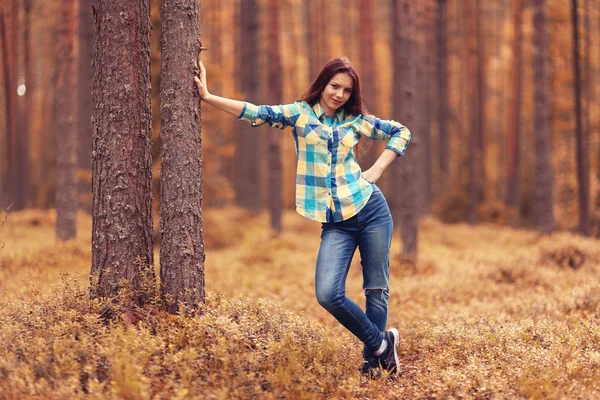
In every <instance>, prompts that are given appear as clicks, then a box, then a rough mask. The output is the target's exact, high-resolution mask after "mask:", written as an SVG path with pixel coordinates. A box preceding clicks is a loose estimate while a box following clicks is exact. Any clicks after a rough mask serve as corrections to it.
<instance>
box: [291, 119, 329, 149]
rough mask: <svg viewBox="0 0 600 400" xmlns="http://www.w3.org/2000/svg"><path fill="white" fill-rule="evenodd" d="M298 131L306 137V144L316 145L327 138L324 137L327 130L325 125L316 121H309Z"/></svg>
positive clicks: (301, 135)
mask: <svg viewBox="0 0 600 400" xmlns="http://www.w3.org/2000/svg"><path fill="white" fill-rule="evenodd" d="M298 133H299V136H300V137H302V138H304V140H305V141H306V144H313V145H315V144H318V143H320V142H322V141H323V140H327V138H326V137H324V135H325V132H324V130H323V127H322V126H321V125H319V124H317V123H315V122H313V123H310V121H309V123H307V124H306V125H304V127H303V129H301V130H300V131H299V132H298Z"/></svg>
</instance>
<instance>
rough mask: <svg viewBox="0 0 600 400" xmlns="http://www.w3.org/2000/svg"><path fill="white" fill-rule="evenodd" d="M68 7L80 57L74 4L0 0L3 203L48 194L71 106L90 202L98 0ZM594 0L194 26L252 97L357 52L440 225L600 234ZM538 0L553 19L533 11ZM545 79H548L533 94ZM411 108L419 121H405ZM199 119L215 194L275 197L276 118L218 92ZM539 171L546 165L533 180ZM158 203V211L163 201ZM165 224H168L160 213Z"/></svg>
mask: <svg viewBox="0 0 600 400" xmlns="http://www.w3.org/2000/svg"><path fill="white" fill-rule="evenodd" d="M75 3H78V4H76V7H77V9H78V16H76V18H77V21H73V23H76V22H78V25H79V27H78V29H71V31H70V32H69V34H71V35H76V36H77V37H76V38H75V43H77V44H76V49H74V52H73V53H72V55H73V56H74V57H71V56H69V54H64V52H63V53H61V51H60V40H59V37H60V33H61V29H68V27H66V26H65V25H64V24H60V23H59V21H60V20H61V18H62V14H61V13H62V12H63V8H64V7H65V6H64V4H67V3H65V2H62V1H58V0H45V1H40V0H37V1H36V0H5V1H3V4H2V7H1V14H0V33H1V38H0V39H1V41H0V44H1V46H0V48H1V58H0V60H1V64H2V68H0V99H1V102H0V103H1V104H2V106H1V107H0V143H1V145H0V193H1V194H2V195H1V198H0V205H1V206H2V208H3V209H6V207H7V206H8V205H9V204H12V208H11V209H12V210H13V211H16V210H20V209H25V208H52V207H53V206H54V203H55V194H54V193H55V189H56V180H55V176H56V175H55V174H56V165H57V154H60V152H61V149H60V148H57V144H56V138H57V136H59V135H61V132H60V128H59V127H60V126H62V125H59V124H57V120H58V119H59V118H60V117H61V116H64V117H65V118H66V119H67V120H68V121H71V122H72V123H75V124H77V132H78V134H77V135H78V141H79V144H78V169H77V177H78V181H79V192H80V200H81V201H80V205H81V207H82V208H83V209H85V210H88V211H90V210H91V191H90V187H91V169H90V165H91V161H90V160H91V136H92V132H91V122H90V121H91V113H92V103H91V88H92V69H91V68H92V66H91V60H92V56H93V40H94V22H93V21H94V19H93V10H92V5H93V3H94V2H93V1H92V0H79V1H76V2H75ZM242 3H243V4H242ZM544 3H545V5H544ZM599 3H600V2H599V1H598V0H580V1H579V2H577V1H567V0H548V1H547V2H542V1H533V0H531V1H527V0H493V1H472V0H471V1H458V0H446V1H444V0H440V1H434V0H421V1H418V2H415V7H416V9H415V12H414V13H412V14H411V16H410V18H411V21H404V20H403V21H399V20H398V18H396V17H395V16H394V10H393V7H394V4H395V2H393V1H383V0H382V1H376V0H344V1H342V0H330V1H324V0H313V1H301V0H281V1H271V0H256V1H243V2H240V1H236V0H204V1H202V4H201V19H202V22H201V31H202V43H203V46H204V47H206V48H207V51H205V52H203V55H202V56H203V60H204V63H205V65H206V67H207V71H208V82H209V89H210V90H211V92H213V93H215V94H219V95H223V96H227V97H232V98H237V99H243V100H247V101H251V102H254V103H256V104H280V103H289V102H293V101H295V100H297V99H298V98H299V97H300V96H301V95H302V93H303V92H304V91H305V90H306V88H307V87H308V86H309V84H310V83H311V82H312V80H313V79H314V78H315V76H316V74H317V72H318V70H319V69H320V67H321V66H322V65H323V64H324V63H325V62H326V61H328V60H329V59H331V58H333V57H338V56H347V57H349V58H350V59H351V60H352V61H353V63H354V65H355V66H356V68H357V70H358V71H359V73H360V74H361V79H362V86H363V96H364V100H365V103H366V106H367V108H368V110H369V111H370V112H371V113H373V114H375V115H377V116H379V117H382V118H385V119H396V120H399V121H400V122H402V123H403V124H405V125H406V126H408V127H409V129H410V130H411V131H412V133H413V138H414V140H413V143H412V144H411V146H410V147H409V150H408V152H409V153H414V157H413V158H412V159H411V164H412V165H411V166H410V167H409V166H407V168H410V169H411V171H412V175H413V177H414V182H415V183H416V190H417V206H418V212H419V214H420V215H423V214H426V213H433V214H434V215H435V216H437V217H439V218H441V219H442V220H443V221H445V222H460V221H469V222H471V223H478V222H499V223H503V224H507V225H510V226H514V227H534V228H535V227H540V229H542V230H552V229H554V228H555V227H556V228H559V229H569V230H571V229H574V230H575V229H576V230H579V231H581V232H584V233H587V234H593V235H595V236H597V235H600V229H599V226H600V184H599V182H600V162H599V160H600V145H599V142H600V140H599V138H600V130H599V127H600V113H599V110H598V107H594V106H593V105H594V104H597V103H598V92H599V87H600V85H599V82H600V77H599V73H600V66H599V63H600V35H599V31H600V4H599ZM539 4H541V7H542V8H543V9H545V12H546V19H545V21H541V22H538V23H536V22H535V18H534V17H535V9H536V7H540V6H539ZM573 5H575V6H576V7H577V13H576V15H574V14H573V13H572V12H571V10H572V7H573ZM159 7H160V5H159V1H155V0H153V1H152V28H153V30H152V35H151V41H152V54H151V57H152V115H153V151H152V155H153V160H154V176H155V179H154V181H155V185H154V192H155V194H154V199H155V200H154V201H155V203H157V202H158V200H159V199H160V196H159V190H160V189H159V178H158V175H159V170H160V166H159V164H160V112H159V110H160V104H159V96H158V91H159V83H160V82H159V80H160V76H159V72H160V13H159ZM242 8H243V9H242ZM575 16H577V19H574V17H575ZM399 22H403V23H404V24H403V26H402V27H400V29H401V30H402V31H403V32H409V33H408V34H407V35H406V36H404V37H405V38H409V40H408V41H406V40H401V41H395V40H394V28H395V27H397V26H398V24H399ZM407 22H408V23H407ZM575 24H577V30H574V25H575ZM545 30H547V41H546V43H544V42H543V41H542V42H537V44H536V32H538V33H539V34H540V35H541V36H539V37H542V38H543V34H544V31H545ZM575 33H577V35H575ZM575 40H576V42H575ZM575 43H577V48H576V47H575V46H574V44H575ZM544 45H547V49H546V50H544V47H545V46H544ZM544 51H546V53H545V54H544ZM540 52H541V53H540ZM537 54H541V56H539V57H537V58H536V55H537ZM395 57H396V58H395ZM398 58H400V62H401V63H406V65H408V67H409V68H410V73H409V75H405V76H409V77H410V79H406V80H403V81H402V82H399V83H398V82H396V83H395V84H394V82H395V81H394V73H395V69H396V67H395V65H398V64H395V63H394V62H395V60H397V59H398ZM61 63H75V64H73V65H74V67H73V68H72V74H74V75H76V77H77V81H78V83H77V87H78V89H77V90H78V94H77V107H76V110H72V109H64V107H65V106H64V105H63V103H61V101H60V93H61V90H63V88H61V85H63V84H64V80H61V79H58V76H57V70H58V68H59V67H60V65H61ZM273 65H274V66H276V68H272V66H273ZM546 83H547V86H546V87H544V85H545V84H546ZM191 84H193V80H192V77H190V85H191ZM536 85H541V86H538V88H539V89H538V91H537V92H536ZM398 88H401V89H400V90H402V91H406V93H409V95H410V97H411V99H412V102H411V103H412V104H411V107H410V110H398V107H394V104H397V103H398V102H397V101H395V100H394V99H395V98H394V96H395V95H396V96H397V95H398V94H397V93H395V92H397V91H398ZM536 93H538V94H537V95H536ZM61 107H62V108H61ZM402 112H404V114H401V113H402ZM407 112H408V113H407ZM401 115H408V116H409V117H408V118H406V117H405V118H404V120H402V119H401ZM537 116H539V118H540V119H539V120H538V122H537V124H539V125H536V117H537ZM202 119H203V124H202V128H203V129H202V137H203V149H204V151H203V181H204V190H203V195H204V206H205V207H221V206H223V205H225V204H236V205H238V206H241V207H243V208H247V209H249V210H251V211H253V212H257V211H261V210H265V209H266V207H267V199H268V196H270V193H271V192H270V190H274V189H273V188H272V187H271V186H272V185H269V177H268V169H269V168H272V167H269V162H268V157H267V155H268V152H269V148H270V147H269V146H270V144H269V143H270V142H269V135H279V132H277V131H269V129H268V128H266V127H261V128H258V129H255V130H253V131H251V132H250V133H248V130H249V129H250V128H248V127H247V124H245V123H243V122H240V121H236V120H235V118H230V117H228V116H227V115H225V114H224V113H221V112H220V111H218V110H216V109H214V108H212V107H210V106H205V107H203V113H202ZM406 119H408V120H406ZM539 135H542V136H539ZM283 136H284V137H285V138H287V139H289V140H282V141H281V146H282V151H281V159H280V168H281V171H282V176H283V179H282V181H281V182H282V183H281V191H282V196H283V204H284V207H285V208H288V209H292V208H293V204H294V173H295V152H294V147H293V146H294V145H293V140H291V137H290V136H289V134H285V133H284V134H283ZM536 138H537V139H536ZM255 139H258V140H255ZM361 142H363V144H362V145H359V147H360V149H358V150H359V151H358V153H359V157H360V158H361V161H360V162H361V164H362V165H363V168H365V166H366V167H368V166H370V163H372V162H373V161H374V160H375V158H376V157H377V156H378V154H379V152H380V151H381V150H382V148H383V145H384V144H383V143H372V144H369V143H366V142H367V140H364V141H361ZM547 144H550V147H549V149H546V150H545V149H544V147H545V146H546V147H547ZM366 147H369V150H368V151H366ZM544 154H546V155H544ZM244 155H251V156H250V157H245V156H244ZM540 157H547V158H548V159H547V160H546V163H547V164H539V163H540V160H539V158H540ZM405 165H406V164H405ZM536 165H537V167H536ZM540 165H542V167H540ZM544 166H546V167H544ZM390 175H391V174H390V173H387V174H384V176H383V177H382V180H381V182H380V186H381V187H382V188H383V189H384V192H385V191H387V190H390V189H388V188H390V187H392V185H393V182H391V180H392V179H390V178H391V176H390ZM540 175H544V179H542V180H538V181H536V179H539V176H540ZM536 177H537V178H536ZM255 182H259V184H258V185H256V184H254V183H255ZM541 199H543V200H541ZM391 203H392V206H394V201H391ZM542 203H544V204H545V205H544V207H549V208H550V210H552V211H553V212H552V214H551V216H550V217H548V214H546V217H544V218H545V222H544V221H541V220H540V219H539V218H536V208H542V205H541V204H542ZM154 209H155V211H156V212H158V209H159V208H158V204H155V207H154ZM548 218H552V220H551V221H548ZM154 220H155V225H156V226H157V225H158V218H155V219H154Z"/></svg>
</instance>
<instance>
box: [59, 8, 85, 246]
mask: <svg viewBox="0 0 600 400" xmlns="http://www.w3.org/2000/svg"><path fill="white" fill-rule="evenodd" d="M78 4H79V2H78V1H77V0H64V1H63V3H62V7H61V8H62V10H61V14H62V18H61V20H60V27H61V28H60V31H59V38H58V43H59V49H58V54H59V55H60V56H59V57H58V65H57V80H56V101H55V104H56V132H57V133H58V134H57V135H56V236H57V237H58V239H59V240H63V241H64V240H69V239H73V238H74V237H75V235H76V233H77V209H78V196H77V175H76V168H77V119H76V118H77V36H76V35H77V25H78V24H77V6H78Z"/></svg>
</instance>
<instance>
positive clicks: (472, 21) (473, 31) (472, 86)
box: [466, 0, 481, 224]
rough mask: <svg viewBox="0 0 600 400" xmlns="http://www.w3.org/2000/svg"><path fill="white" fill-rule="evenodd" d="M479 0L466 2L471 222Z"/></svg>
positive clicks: (472, 215) (473, 214) (472, 212)
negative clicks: (477, 3) (477, 2)
mask: <svg viewBox="0 0 600 400" xmlns="http://www.w3.org/2000/svg"><path fill="white" fill-rule="evenodd" d="M476 1H477V0H468V1H467V2H466V21H467V40H468V43H467V45H468V56H467V60H466V65H467V76H470V77H472V78H471V79H470V80H469V83H468V88H469V89H468V90H469V102H470V111H469V121H470V123H469V222H470V223H471V224H476V223H477V205H478V193H479V188H480V181H479V177H480V175H479V174H478V173H477V172H478V171H477V167H478V166H479V164H480V163H479V159H480V157H481V152H480V148H479V138H480V133H479V118H480V115H479V111H480V109H479V90H478V89H479V84H478V81H477V77H478V75H479V66H478V49H477V47H478V46H477V42H478V37H477V35H478V29H477V24H478V15H477V5H476V4H475V2H476Z"/></svg>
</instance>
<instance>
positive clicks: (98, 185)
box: [91, 0, 154, 304]
mask: <svg viewBox="0 0 600 400" xmlns="http://www.w3.org/2000/svg"><path fill="white" fill-rule="evenodd" d="M93 68H94V91H93V96H92V103H93V112H92V121H93V124H92V132H93V136H92V268H91V274H92V286H91V295H92V296H93V297H100V296H101V297H111V296H113V295H115V294H116V293H117V292H118V290H119V288H120V282H121V280H122V279H125V280H127V281H128V282H129V283H130V285H131V288H132V289H133V290H134V291H136V290H137V289H138V288H140V287H141V284H142V278H143V277H144V276H149V277H150V278H152V277H154V269H153V263H154V254H153V247H154V237H153V229H152V158H151V144H150V142H151V135H152V130H151V111H150V0H124V1H121V2H114V1H107V0H99V1H98V2H97V3H96V14H95V40H94V59H93ZM96 279H97V282H96V281H95V280H96ZM134 297H135V298H134V299H133V300H135V301H136V302H137V303H138V304H142V303H143V302H144V300H145V297H144V296H143V295H140V294H135V293H134Z"/></svg>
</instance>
